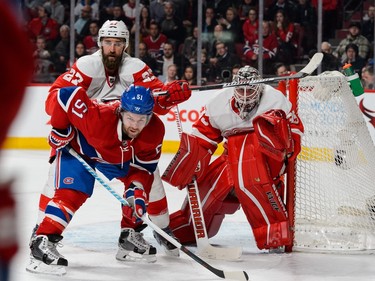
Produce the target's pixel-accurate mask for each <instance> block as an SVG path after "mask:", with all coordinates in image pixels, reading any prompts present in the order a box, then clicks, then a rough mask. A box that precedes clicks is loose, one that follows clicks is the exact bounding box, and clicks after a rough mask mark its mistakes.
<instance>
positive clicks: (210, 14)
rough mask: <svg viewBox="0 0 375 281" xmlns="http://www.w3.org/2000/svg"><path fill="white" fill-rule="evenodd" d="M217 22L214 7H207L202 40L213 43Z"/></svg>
mask: <svg viewBox="0 0 375 281" xmlns="http://www.w3.org/2000/svg"><path fill="white" fill-rule="evenodd" d="M217 24H218V22H217V20H216V18H215V11H214V9H213V8H212V7H207V8H206V10H205V15H204V18H203V22H202V41H203V42H205V43H206V44H211V43H212V40H213V34H214V29H215V26H217Z"/></svg>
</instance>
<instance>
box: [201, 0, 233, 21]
mask: <svg viewBox="0 0 375 281" xmlns="http://www.w3.org/2000/svg"><path fill="white" fill-rule="evenodd" d="M209 2H211V5H213V7H214V9H215V14H216V15H217V17H218V18H219V17H223V16H224V15H225V12H226V11H227V10H228V8H229V7H232V6H233V5H237V3H236V0H234V1H229V0H215V1H207V3H208V5H209Z"/></svg>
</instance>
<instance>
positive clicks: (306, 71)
mask: <svg viewBox="0 0 375 281" xmlns="http://www.w3.org/2000/svg"><path fill="white" fill-rule="evenodd" d="M322 60H323V54H322V53H316V54H315V55H314V56H313V57H312V58H311V59H310V61H309V63H308V64H307V65H306V66H305V67H304V68H302V69H301V70H300V71H299V72H297V73H296V74H293V75H290V76H277V77H269V78H262V79H257V80H253V81H245V82H230V83H222V84H214V85H204V86H196V87H191V88H190V89H191V90H192V91H206V90H215V89H222V88H229V87H238V86H245V85H253V84H260V83H269V82H277V81H282V80H290V79H300V78H304V77H306V76H309V75H310V74H311V73H313V72H314V71H315V70H316V69H317V68H318V66H319V65H320V64H321V62H322ZM167 93H168V91H160V92H154V93H153V95H154V96H155V97H157V96H163V95H166V94H167Z"/></svg>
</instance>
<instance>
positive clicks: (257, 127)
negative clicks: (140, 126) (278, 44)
mask: <svg viewBox="0 0 375 281" xmlns="http://www.w3.org/2000/svg"><path fill="white" fill-rule="evenodd" d="M259 78H261V77H260V76H259V73H258V71H257V70H256V69H255V68H253V67H250V66H244V67H242V68H241V69H240V70H239V71H238V74H237V75H235V76H234V77H233V81H234V82H243V81H249V82H251V81H252V80H254V79H255V80H256V79H259ZM302 133H303V125H302V123H301V121H300V120H299V118H298V117H297V116H296V115H295V114H294V113H293V111H292V106H291V103H290V102H289V101H288V99H287V98H286V97H285V96H284V95H283V94H282V93H281V92H280V91H278V90H276V89H274V88H273V87H271V86H269V85H264V84H253V85H246V86H239V87H232V88H231V87H229V88H223V89H222V90H220V93H219V94H218V95H217V96H216V97H215V98H214V99H213V100H211V101H210V102H209V103H208V104H207V105H206V106H205V110H204V112H203V113H202V115H201V116H200V118H199V119H198V120H197V121H196V122H195V123H194V124H193V129H192V133H191V134H187V133H183V135H182V138H181V144H180V148H179V151H178V153H177V154H176V156H175V157H174V159H173V160H172V161H171V163H170V165H169V166H168V168H167V169H166V171H165V172H164V174H163V176H162V179H163V180H165V181H167V182H168V183H170V184H172V185H173V186H176V187H178V188H179V189H182V188H184V187H185V186H186V185H188V184H191V182H192V179H193V178H195V179H196V180H197V183H198V188H199V193H200V198H201V200H202V209H203V215H204V219H205V222H206V227H207V233H208V237H212V236H214V235H215V234H217V232H218V231H219V228H220V225H221V223H222V221H223V219H224V216H225V215H226V214H233V213H234V212H236V211H237V210H238V209H239V208H240V207H242V209H243V211H244V213H245V215H246V218H247V220H248V222H249V223H250V225H251V227H252V230H253V234H254V237H255V241H256V243H257V246H258V248H259V249H271V248H279V247H282V246H284V245H290V243H291V242H292V241H291V240H292V236H291V232H290V225H289V222H288V214H287V211H286V209H285V206H284V203H283V194H284V183H283V178H282V176H283V175H284V174H285V171H286V165H288V163H289V162H290V161H293V160H294V159H295V158H296V156H297V155H298V153H299V152H300V146H301V145H300V137H301V135H302ZM223 141H224V153H223V154H222V155H221V156H220V157H218V158H217V159H215V160H214V161H213V162H211V163H210V159H211V155H212V153H213V152H214V151H215V150H216V148H217V145H218V144H219V143H221V142H223ZM170 218H171V223H170V227H171V228H172V231H173V233H174V234H175V235H176V237H177V238H178V239H179V240H180V242H181V243H183V244H191V243H195V235H194V229H193V225H192V219H194V216H191V214H190V209H189V205H188V204H186V202H184V204H183V205H182V208H181V210H179V211H177V212H175V213H173V214H171V216H170Z"/></svg>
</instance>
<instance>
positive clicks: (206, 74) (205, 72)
mask: <svg viewBox="0 0 375 281" xmlns="http://www.w3.org/2000/svg"><path fill="white" fill-rule="evenodd" d="M201 62H202V81H201V82H202V84H206V83H207V82H212V81H211V80H210V79H211V77H210V74H211V65H210V61H209V58H208V55H207V50H206V49H202V52H201Z"/></svg>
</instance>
